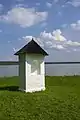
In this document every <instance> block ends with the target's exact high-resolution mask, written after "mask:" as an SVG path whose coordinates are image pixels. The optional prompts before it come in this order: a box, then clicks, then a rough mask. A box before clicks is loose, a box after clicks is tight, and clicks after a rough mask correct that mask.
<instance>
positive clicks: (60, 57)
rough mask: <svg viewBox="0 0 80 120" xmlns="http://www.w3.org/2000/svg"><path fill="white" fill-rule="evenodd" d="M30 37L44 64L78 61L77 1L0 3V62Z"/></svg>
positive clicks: (79, 19) (79, 1) (8, 0)
mask: <svg viewBox="0 0 80 120" xmlns="http://www.w3.org/2000/svg"><path fill="white" fill-rule="evenodd" d="M32 37H33V38H34V39H35V41H37V42H38V43H39V44H40V45H41V46H42V47H43V48H44V49H46V50H47V52H48V53H49V56H48V57H47V58H46V60H47V61H80V57H79V56H80V0H6V1H5V0H0V60H17V57H16V56H14V53H15V52H16V51H17V50H19V49H20V48H21V47H22V46H24V45H25V44H27V42H29V41H30V40H31V39H32Z"/></svg>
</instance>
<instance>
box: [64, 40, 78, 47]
mask: <svg viewBox="0 0 80 120" xmlns="http://www.w3.org/2000/svg"><path fill="white" fill-rule="evenodd" d="M66 44H67V45H70V46H80V43H79V42H73V41H71V40H69V41H67V42H66Z"/></svg>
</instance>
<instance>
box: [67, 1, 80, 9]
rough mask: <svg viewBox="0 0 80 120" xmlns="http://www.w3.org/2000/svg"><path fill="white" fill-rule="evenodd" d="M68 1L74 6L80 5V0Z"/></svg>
mask: <svg viewBox="0 0 80 120" xmlns="http://www.w3.org/2000/svg"><path fill="white" fill-rule="evenodd" d="M68 3H69V4H71V5H72V6H74V7H80V0H72V1H70V2H68Z"/></svg>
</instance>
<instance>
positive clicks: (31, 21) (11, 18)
mask: <svg viewBox="0 0 80 120" xmlns="http://www.w3.org/2000/svg"><path fill="white" fill-rule="evenodd" d="M47 16H48V13H47V12H37V11H36V10H35V8H23V7H18V8H13V9H11V10H10V11H8V12H7V14H6V15H2V16H0V20H2V21H4V22H7V23H14V24H19V25H20V26H21V27H30V26H32V25H35V24H38V23H40V22H42V21H45V20H46V19H47Z"/></svg>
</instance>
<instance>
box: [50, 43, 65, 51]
mask: <svg viewBox="0 0 80 120" xmlns="http://www.w3.org/2000/svg"><path fill="white" fill-rule="evenodd" d="M52 47H53V48H56V49H59V50H62V49H65V48H64V47H63V45H57V44H54V45H53V46H52Z"/></svg>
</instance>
